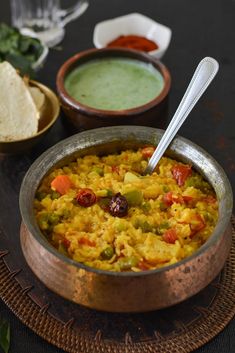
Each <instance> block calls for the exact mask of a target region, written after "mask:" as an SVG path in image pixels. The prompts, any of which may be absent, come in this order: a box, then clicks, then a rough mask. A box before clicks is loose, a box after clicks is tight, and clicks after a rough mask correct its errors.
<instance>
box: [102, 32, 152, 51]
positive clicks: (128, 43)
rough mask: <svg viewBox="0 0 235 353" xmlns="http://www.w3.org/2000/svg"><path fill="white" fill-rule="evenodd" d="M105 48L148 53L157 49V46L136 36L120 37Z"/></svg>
mask: <svg viewBox="0 0 235 353" xmlns="http://www.w3.org/2000/svg"><path fill="white" fill-rule="evenodd" d="M107 47H122V48H130V49H136V50H141V51H145V52H149V51H152V50H155V49H158V45H157V44H156V43H155V42H153V41H152V40H150V39H147V38H145V37H141V36H136V35H127V36H120V37H118V38H116V39H114V40H113V41H112V42H110V43H108V44H107Z"/></svg>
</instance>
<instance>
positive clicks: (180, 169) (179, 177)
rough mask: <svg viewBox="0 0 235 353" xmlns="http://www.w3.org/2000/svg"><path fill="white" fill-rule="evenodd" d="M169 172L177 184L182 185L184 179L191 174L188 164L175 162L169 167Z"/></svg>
mask: <svg viewBox="0 0 235 353" xmlns="http://www.w3.org/2000/svg"><path fill="white" fill-rule="evenodd" d="M171 172H172V174H173V178H174V179H175V180H176V182H177V184H178V185H179V186H183V185H184V183H185V180H186V179H187V178H188V177H189V176H190V175H191V174H192V169H191V166H190V165H181V164H177V165H175V166H174V167H173V168H172V169H171Z"/></svg>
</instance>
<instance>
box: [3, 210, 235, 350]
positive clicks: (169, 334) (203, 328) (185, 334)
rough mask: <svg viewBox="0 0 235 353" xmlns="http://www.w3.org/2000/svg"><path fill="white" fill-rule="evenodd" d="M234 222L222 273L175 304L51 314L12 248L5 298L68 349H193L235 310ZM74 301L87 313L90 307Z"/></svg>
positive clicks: (5, 277) (21, 316)
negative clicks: (136, 310)
mask: <svg viewBox="0 0 235 353" xmlns="http://www.w3.org/2000/svg"><path fill="white" fill-rule="evenodd" d="M231 222H232V228H233V242H232V248H231V252H230V256H229V258H228V260H227V262H226V265H225V267H224V269H223V271H222V272H221V274H220V276H218V277H217V278H216V279H215V280H214V281H213V282H212V283H211V284H210V285H209V286H208V287H207V288H205V289H204V290H203V291H202V292H200V293H199V294H197V295H196V296H194V297H193V298H191V299H189V300H187V301H185V302H183V303H181V304H178V305H176V306H174V307H172V308H168V309H164V310H159V311H155V312H151V313H144V314H108V313H100V312H95V311H94V310H89V309H85V310H86V321H85V323H83V322H82V320H80V322H78V323H77V325H76V323H75V322H74V319H73V318H72V319H71V320H69V321H67V322H63V321H62V320H61V319H60V318H59V317H58V316H56V315H53V314H51V313H50V311H49V310H48V307H49V305H47V306H45V305H42V306H40V305H39V304H37V303H36V302H35V301H34V300H33V299H32V297H31V296H30V295H29V291H30V289H31V287H30V286H29V287H27V286H26V287H22V286H21V284H20V283H19V281H18V280H17V274H18V271H14V272H10V271H9V268H8V266H7V261H6V259H7V256H6V255H7V254H8V251H2V252H0V297H1V298H2V299H3V301H4V302H5V303H6V304H7V305H8V307H9V308H10V309H11V310H12V311H13V312H14V314H15V315H16V316H17V317H18V318H19V319H20V320H21V321H22V322H23V323H24V324H25V325H27V326H28V327H29V328H31V329H32V330H33V331H34V332H35V333H37V334H38V335H39V336H41V337H42V338H44V339H45V340H47V341H48V342H50V343H52V344H53V345H55V346H57V347H59V348H62V349H63V350H65V351H66V352H71V353H78V352H79V353H100V352H103V353H123V352H125V353H145V352H146V353H147V352H148V353H149V352H158V353H178V352H179V353H184V352H192V351H193V350H195V349H197V348H199V347H201V346H202V345H203V344H205V343H207V342H208V341H209V340H211V339H212V338H213V337H215V336H216V335H217V334H218V333H219V332H221V331H222V330H223V329H224V327H225V326H226V325H227V324H228V322H229V321H230V320H231V319H232V318H233V316H234V314H235V299H234V293H235V218H234V217H233V218H232V220H231ZM45 290H46V289H45ZM205 298H209V302H208V301H207V302H206V301H205ZM61 300H62V299H61ZM207 300H208V299H207ZM205 303H206V304H205ZM52 305H53V303H52ZM70 305H73V306H74V308H73V310H74V311H77V313H78V314H79V311H81V317H82V316H83V312H82V311H83V310H84V308H82V307H81V306H79V305H76V304H72V303H70ZM180 313H181V314H180ZM182 313H183V314H182ZM188 315H189V318H187V316H188ZM94 318H95V320H94ZM89 320H90V322H89ZM94 321H95V328H94ZM124 322H125V323H126V324H125V325H124V328H123V323H124ZM108 332H111V333H110V335H109V334H108ZM120 332H121V334H120Z"/></svg>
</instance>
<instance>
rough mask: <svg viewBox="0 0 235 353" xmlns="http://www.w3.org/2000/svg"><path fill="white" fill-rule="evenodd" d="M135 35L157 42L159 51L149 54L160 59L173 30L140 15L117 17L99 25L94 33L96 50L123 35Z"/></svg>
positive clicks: (132, 14)
mask: <svg viewBox="0 0 235 353" xmlns="http://www.w3.org/2000/svg"><path fill="white" fill-rule="evenodd" d="M129 34H135V35H139V36H142V37H145V38H148V39H150V40H152V41H154V42H156V43H157V44H158V46H159V48H158V49H156V50H152V51H150V52H149V54H150V55H153V56H154V57H156V58H158V59H160V58H161V57H162V56H163V55H164V54H165V51H166V50H167V48H168V46H169V43H170V40H171V29H170V28H168V27H166V26H164V25H162V24H160V23H158V22H156V21H154V20H152V19H151V18H149V17H146V16H144V15H141V14H139V13H131V14H129V15H125V16H121V17H116V18H113V19H110V20H106V21H103V22H99V23H97V25H96V26H95V28H94V33H93V43H94V45H95V47H96V48H105V47H106V46H107V44H108V43H109V42H111V41H112V40H114V39H115V38H117V37H119V36H121V35H129Z"/></svg>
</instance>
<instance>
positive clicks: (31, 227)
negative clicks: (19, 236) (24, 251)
mask: <svg viewBox="0 0 235 353" xmlns="http://www.w3.org/2000/svg"><path fill="white" fill-rule="evenodd" d="M115 128H121V129H125V130H126V129H128V128H129V129H132V130H133V129H143V128H144V129H147V130H153V131H152V132H153V133H154V131H155V132H156V131H157V132H159V133H161V134H163V133H164V130H162V129H157V128H151V127H143V126H135V125H123V126H121V125H120V126H111V127H102V128H97V129H92V130H87V131H84V132H80V133H77V134H75V135H73V136H70V137H68V138H66V139H64V140H62V141H60V142H58V143H57V144H55V145H54V146H52V147H51V148H49V149H48V150H46V151H45V152H44V153H43V154H42V155H41V156H39V157H38V158H37V159H36V160H35V161H34V162H33V164H32V165H31V166H30V168H29V170H28V172H27V173H26V175H25V177H24V179H23V182H22V185H21V189H20V196H19V204H20V211H21V216H22V222H23V224H24V225H25V226H26V228H27V230H28V231H29V232H30V234H31V235H32V236H33V237H34V238H35V239H36V241H38V242H39V244H40V245H41V246H42V247H43V248H45V249H46V250H47V251H48V252H49V253H51V254H52V255H54V256H55V257H57V258H58V259H60V260H61V261H63V262H65V264H67V265H70V266H75V267H76V268H77V269H83V270H86V271H87V272H92V273H95V274H100V275H105V276H111V277H130V278H132V277H139V276H152V275H154V274H159V273H163V272H167V271H170V270H171V269H175V268H177V267H180V266H182V265H187V263H188V262H190V261H191V260H194V259H196V258H200V256H201V255H203V254H204V253H205V252H206V251H207V249H209V248H210V247H212V246H214V245H216V243H217V242H218V241H219V240H220V238H221V237H222V235H223V232H224V231H225V230H226V229H227V227H229V224H230V219H231V215H232V209H233V193H232V188H231V185H230V182H229V180H228V178H227V175H226V173H225V172H224V170H223V168H222V167H221V166H220V164H219V163H218V162H217V161H216V160H215V159H214V158H213V157H212V156H211V155H210V154H208V153H207V152H206V151H205V150H204V149H203V148H202V147H200V146H198V145H197V144H195V143H193V142H191V141H190V140H188V139H186V138H184V137H181V136H178V135H177V137H176V138H175V139H174V141H180V142H182V143H185V144H187V145H189V146H191V147H192V148H194V149H196V150H197V151H198V152H200V153H201V154H202V155H204V156H205V157H207V158H208V157H209V158H210V159H211V161H212V162H213V164H214V165H215V166H216V169H217V170H218V171H219V173H220V175H222V177H223V180H224V183H225V188H226V197H227V204H229V207H228V209H227V210H226V213H225V214H223V215H221V207H219V219H218V223H217V225H216V227H215V229H214V232H213V233H212V234H211V236H210V238H209V239H208V240H207V241H206V242H205V243H204V244H203V245H202V246H201V247H200V248H199V249H198V250H197V251H196V252H195V253H193V254H192V255H190V256H188V257H186V258H185V259H183V260H181V261H178V262H176V263H174V264H172V265H168V266H164V267H162V268H159V269H155V270H148V271H140V272H132V271H126V272H115V271H105V270H100V269H96V268H92V267H89V266H87V265H84V264H82V263H79V262H77V261H75V260H73V259H70V258H68V257H66V256H65V255H63V254H61V253H59V251H58V250H56V249H55V248H54V247H53V246H52V245H51V244H50V243H49V242H48V241H47V240H46V238H45V236H44V235H43V234H42V233H41V231H40V229H39V227H38V225H37V223H36V220H35V218H34V222H32V220H31V219H30V216H29V212H28V209H27V207H26V206H25V202H24V193H25V192H26V193H27V188H28V185H27V183H28V180H27V179H28V177H29V176H30V173H33V172H34V171H35V170H36V169H37V168H38V166H39V164H40V163H41V162H42V161H43V160H45V159H48V158H50V157H51V155H53V153H54V152H55V151H56V150H57V149H60V150H61V151H63V150H64V144H66V143H67V142H70V141H73V140H77V139H78V140H79V137H85V138H86V137H87V136H89V135H96V133H98V132H99V131H101V130H103V131H105V132H107V133H108V132H109V131H110V132H111V131H112V130H113V129H115ZM120 140H121V139H120ZM174 141H173V143H172V145H173V144H174ZM92 146H95V143H94V144H93V145H92ZM74 152H75V151H73V152H72V154H73V153H74ZM68 155H69V154H64V155H63V156H62V157H61V158H60V159H59V160H57V161H56V163H58V162H59V161H61V160H63V159H64V158H65V157H66V156H68ZM52 168H53V167H52ZM52 168H49V169H48V170H50V169H52ZM48 170H47V172H48ZM45 174H46V173H44V175H45ZM42 177H43V176H42ZM40 181H41V180H39V182H38V184H37V185H36V186H35V190H34V193H35V191H36V189H37V187H38V185H39V183H40ZM219 204H220V200H219ZM31 206H33V205H31Z"/></svg>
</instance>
